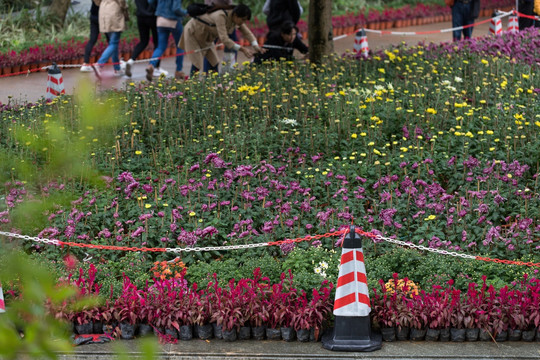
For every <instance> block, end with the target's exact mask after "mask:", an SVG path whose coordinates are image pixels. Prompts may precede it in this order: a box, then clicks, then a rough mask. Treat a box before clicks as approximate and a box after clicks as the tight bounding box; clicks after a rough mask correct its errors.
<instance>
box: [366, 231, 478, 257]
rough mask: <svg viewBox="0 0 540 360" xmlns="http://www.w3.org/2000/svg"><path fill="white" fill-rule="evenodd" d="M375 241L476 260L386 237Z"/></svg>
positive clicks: (452, 252)
mask: <svg viewBox="0 0 540 360" xmlns="http://www.w3.org/2000/svg"><path fill="white" fill-rule="evenodd" d="M375 239H378V240H383V241H387V242H390V243H394V244H398V245H401V246H407V247H410V248H413V249H419V250H425V251H430V252H434V253H437V254H442V255H450V256H456V257H461V258H463V259H473V260H474V259H476V256H474V255H467V254H463V253H458V252H455V251H446V250H441V249H433V248H430V247H426V246H422V245H416V244H411V243H408V242H405V241H401V240H396V239H391V238H388V237H384V236H382V235H377V236H375Z"/></svg>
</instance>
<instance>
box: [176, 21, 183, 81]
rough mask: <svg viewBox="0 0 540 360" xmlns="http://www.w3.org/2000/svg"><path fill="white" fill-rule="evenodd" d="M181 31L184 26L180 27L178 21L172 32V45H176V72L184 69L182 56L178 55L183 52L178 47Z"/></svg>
mask: <svg viewBox="0 0 540 360" xmlns="http://www.w3.org/2000/svg"><path fill="white" fill-rule="evenodd" d="M183 30H184V26H183V25H182V22H181V21H178V22H177V24H176V29H174V31H173V37H174V44H175V45H176V71H182V69H183V68H184V55H180V54H182V53H183V52H184V50H182V49H180V48H179V47H178V43H179V42H180V37H181V36H182V31H183Z"/></svg>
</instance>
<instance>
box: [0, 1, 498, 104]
mask: <svg viewBox="0 0 540 360" xmlns="http://www.w3.org/2000/svg"><path fill="white" fill-rule="evenodd" d="M83 1H84V0H82V1H81V3H82V2H83ZM79 6H80V5H79ZM479 20H483V19H479ZM506 22H507V18H504V19H503V24H504V26H503V27H504V28H506ZM451 25H452V24H451V23H450V22H441V23H435V24H429V25H422V26H415V27H406V28H399V29H394V30H396V31H404V32H426V31H433V30H438V29H448V28H451V27H452V26H451ZM488 34H489V24H481V25H479V26H478V27H476V28H475V29H474V33H473V35H474V36H488ZM451 37H452V34H451V33H436V34H427V35H407V36H405V35H378V34H371V33H368V43H369V47H370V49H371V50H380V49H383V48H387V47H389V46H391V45H398V44H400V43H402V42H405V43H407V44H409V45H414V44H417V43H418V42H421V41H425V42H444V41H449V40H450V39H451ZM353 45H354V35H350V36H347V37H345V38H342V39H339V40H336V41H335V42H334V49H335V51H336V52H337V53H338V54H342V53H344V52H345V51H347V50H349V51H352V49H353ZM244 60H246V59H245V58H244V57H243V54H239V62H243V61H244ZM147 65H148V62H147V61H144V62H142V63H137V64H135V65H134V67H133V77H132V78H131V79H129V78H126V77H121V78H114V77H111V76H109V77H107V78H106V79H105V80H104V81H102V82H101V84H99V86H98V87H99V88H100V89H105V88H122V87H123V86H125V84H126V83H129V82H131V81H133V82H139V81H142V80H145V68H146V66H147ZM162 68H163V69H165V70H167V71H168V72H169V74H171V75H173V74H174V70H175V61H174V58H172V57H171V58H167V59H164V60H163V61H162ZM190 68H191V63H190V62H189V59H187V57H185V58H184V72H186V73H188V72H189V69H190ZM105 73H106V74H107V73H108V74H109V75H110V74H112V66H108V67H106V70H105ZM62 74H63V80H64V86H65V89H66V93H68V94H72V93H73V89H74V88H75V87H76V86H77V83H79V82H80V81H81V79H84V78H89V79H91V80H92V81H96V77H95V75H94V74H89V73H81V72H80V71H79V68H69V69H63V71H62ZM46 89H47V73H46V72H38V73H32V74H29V75H19V76H13V77H7V78H0V103H4V104H5V103H8V102H11V103H13V102H18V103H21V102H27V101H28V102H33V101H36V100H38V99H40V98H41V97H43V96H45V92H46Z"/></svg>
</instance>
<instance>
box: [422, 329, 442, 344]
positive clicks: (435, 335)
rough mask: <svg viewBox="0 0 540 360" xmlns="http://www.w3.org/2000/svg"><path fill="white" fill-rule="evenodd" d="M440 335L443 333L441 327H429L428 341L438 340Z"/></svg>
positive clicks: (427, 332)
mask: <svg viewBox="0 0 540 360" xmlns="http://www.w3.org/2000/svg"><path fill="white" fill-rule="evenodd" d="M440 335H441V330H440V329H427V331H426V341H438V340H439V336H440Z"/></svg>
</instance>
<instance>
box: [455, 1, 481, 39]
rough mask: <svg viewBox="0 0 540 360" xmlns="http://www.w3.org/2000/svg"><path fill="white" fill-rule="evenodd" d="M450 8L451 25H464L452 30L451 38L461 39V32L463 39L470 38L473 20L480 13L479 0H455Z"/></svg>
mask: <svg viewBox="0 0 540 360" xmlns="http://www.w3.org/2000/svg"><path fill="white" fill-rule="evenodd" d="M451 8H452V27H453V28H456V27H461V26H466V27H465V28H463V29H459V30H454V31H453V32H452V39H453V40H454V41H459V40H461V34H462V33H463V38H464V39H470V38H471V36H472V31H473V26H468V25H472V24H474V20H475V19H476V18H477V17H478V14H479V13H480V0H455V1H454V4H453V5H452V6H451Z"/></svg>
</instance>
